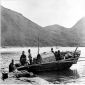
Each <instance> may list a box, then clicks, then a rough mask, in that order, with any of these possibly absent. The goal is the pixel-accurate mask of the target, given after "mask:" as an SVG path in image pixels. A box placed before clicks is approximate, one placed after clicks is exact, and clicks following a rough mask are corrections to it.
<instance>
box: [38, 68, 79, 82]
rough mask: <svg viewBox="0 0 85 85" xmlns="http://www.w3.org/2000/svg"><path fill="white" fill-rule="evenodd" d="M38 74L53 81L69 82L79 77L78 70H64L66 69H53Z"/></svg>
mask: <svg viewBox="0 0 85 85" xmlns="http://www.w3.org/2000/svg"><path fill="white" fill-rule="evenodd" d="M37 75H38V76H39V77H41V78H43V79H45V80H47V81H49V82H52V83H62V82H63V83H69V82H76V79H78V78H79V74H78V72H77V70H71V69H69V70H64V71H51V72H39V73H37Z"/></svg>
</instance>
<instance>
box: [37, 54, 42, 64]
mask: <svg viewBox="0 0 85 85" xmlns="http://www.w3.org/2000/svg"><path fill="white" fill-rule="evenodd" d="M41 62H42V57H41V55H40V54H38V55H37V64H41Z"/></svg>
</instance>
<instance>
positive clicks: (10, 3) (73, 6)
mask: <svg viewBox="0 0 85 85" xmlns="http://www.w3.org/2000/svg"><path fill="white" fill-rule="evenodd" d="M1 4H2V5H3V6H4V7H6V8H10V9H12V10H15V11H17V12H19V13H22V14H23V15H24V16H25V17H27V18H28V19H30V20H32V21H34V22H35V23H37V24H39V25H41V26H47V25H53V24H59V25H62V26H65V27H72V26H73V25H74V24H75V23H76V22H77V21H78V20H79V19H81V18H82V17H84V16H85V0H1Z"/></svg>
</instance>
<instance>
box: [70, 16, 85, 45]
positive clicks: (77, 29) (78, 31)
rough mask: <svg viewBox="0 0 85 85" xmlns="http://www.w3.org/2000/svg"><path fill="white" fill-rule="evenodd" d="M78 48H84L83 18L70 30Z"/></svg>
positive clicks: (84, 18) (84, 26)
mask: <svg viewBox="0 0 85 85" xmlns="http://www.w3.org/2000/svg"><path fill="white" fill-rule="evenodd" d="M70 32H71V34H72V35H73V37H74V39H75V40H76V42H77V43H78V45H79V46H85V17H83V18H82V19H80V20H79V21H78V22H77V23H76V24H75V25H74V26H73V27H72V28H71V30H70Z"/></svg>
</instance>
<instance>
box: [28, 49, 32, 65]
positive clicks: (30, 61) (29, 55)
mask: <svg viewBox="0 0 85 85" xmlns="http://www.w3.org/2000/svg"><path fill="white" fill-rule="evenodd" d="M28 58H29V63H30V64H32V56H31V50H30V49H29V50H28Z"/></svg>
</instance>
